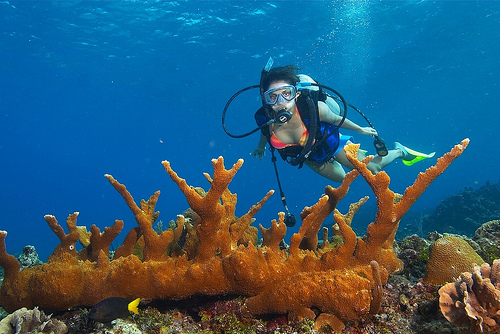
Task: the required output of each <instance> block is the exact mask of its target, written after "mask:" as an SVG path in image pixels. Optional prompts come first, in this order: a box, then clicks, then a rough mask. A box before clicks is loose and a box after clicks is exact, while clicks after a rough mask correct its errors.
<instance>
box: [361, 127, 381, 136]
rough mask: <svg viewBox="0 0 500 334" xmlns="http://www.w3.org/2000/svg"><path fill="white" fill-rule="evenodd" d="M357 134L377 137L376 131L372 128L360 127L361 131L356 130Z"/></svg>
mask: <svg viewBox="0 0 500 334" xmlns="http://www.w3.org/2000/svg"><path fill="white" fill-rule="evenodd" d="M358 133H360V134H362V135H367V136H372V137H374V136H378V132H377V130H375V129H374V128H370V127H369V126H367V127H362V128H361V129H359V130H358Z"/></svg>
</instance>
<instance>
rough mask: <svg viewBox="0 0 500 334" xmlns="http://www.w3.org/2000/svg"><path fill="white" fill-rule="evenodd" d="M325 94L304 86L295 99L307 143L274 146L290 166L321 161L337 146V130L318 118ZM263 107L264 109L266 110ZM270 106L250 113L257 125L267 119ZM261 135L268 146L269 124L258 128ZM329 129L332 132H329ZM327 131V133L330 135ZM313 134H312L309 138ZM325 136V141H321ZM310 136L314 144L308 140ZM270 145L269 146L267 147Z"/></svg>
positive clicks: (331, 153) (329, 155) (329, 157)
mask: <svg viewBox="0 0 500 334" xmlns="http://www.w3.org/2000/svg"><path fill="white" fill-rule="evenodd" d="M325 100H326V95H325V93H324V92H323V91H321V90H310V89H304V90H302V91H301V94H300V96H299V97H298V98H297V108H298V110H299V114H300V118H301V120H302V123H304V125H305V127H306V129H307V130H308V131H309V137H310V139H311V146H310V147H309V148H308V147H307V144H306V146H300V145H293V146H288V147H285V148H283V149H278V152H279V154H280V156H281V157H282V158H283V160H285V161H287V162H288V163H290V164H292V165H294V166H295V165H299V168H300V167H301V166H302V164H303V162H304V160H305V159H308V160H312V161H316V162H318V163H323V162H325V161H328V160H330V159H331V158H332V156H333V155H334V154H335V151H336V150H337V148H338V146H339V132H338V129H337V127H336V126H335V125H333V124H329V123H326V122H322V121H320V119H319V111H318V101H325ZM266 108H268V109H267V110H266ZM272 113H273V111H272V109H271V108H270V107H269V106H263V107H261V108H260V109H259V110H257V112H256V113H255V115H254V118H255V121H256V122H257V125H259V126H261V125H263V124H265V123H266V122H268V121H269V120H270V119H271V116H270V115H271V114H272ZM261 131H262V134H263V135H264V136H266V138H267V141H268V143H269V145H271V143H270V138H271V133H270V132H269V127H268V126H266V127H263V128H262V129H261ZM332 132H333V133H332ZM330 134H331V135H330ZM312 136H313V137H312ZM326 136H328V138H327V139H326V140H322V139H323V138H324V137H326ZM313 139H314V144H312V140H313ZM271 147H272V146H271ZM309 150H311V152H310V154H307V156H304V154H305V152H304V151H309Z"/></svg>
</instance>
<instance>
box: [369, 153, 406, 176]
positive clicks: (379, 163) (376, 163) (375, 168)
mask: <svg viewBox="0 0 500 334" xmlns="http://www.w3.org/2000/svg"><path fill="white" fill-rule="evenodd" d="M403 156H404V153H403V151H401V150H400V149H396V150H389V152H388V153H387V155H386V156H384V157H381V156H379V155H375V157H373V159H372V160H371V161H370V162H369V163H368V164H367V165H366V167H368V169H369V170H370V171H371V172H372V173H373V174H377V173H378V172H380V171H381V170H382V169H384V167H385V166H387V165H388V164H390V163H391V162H393V161H394V160H396V159H398V158H401V157H403Z"/></svg>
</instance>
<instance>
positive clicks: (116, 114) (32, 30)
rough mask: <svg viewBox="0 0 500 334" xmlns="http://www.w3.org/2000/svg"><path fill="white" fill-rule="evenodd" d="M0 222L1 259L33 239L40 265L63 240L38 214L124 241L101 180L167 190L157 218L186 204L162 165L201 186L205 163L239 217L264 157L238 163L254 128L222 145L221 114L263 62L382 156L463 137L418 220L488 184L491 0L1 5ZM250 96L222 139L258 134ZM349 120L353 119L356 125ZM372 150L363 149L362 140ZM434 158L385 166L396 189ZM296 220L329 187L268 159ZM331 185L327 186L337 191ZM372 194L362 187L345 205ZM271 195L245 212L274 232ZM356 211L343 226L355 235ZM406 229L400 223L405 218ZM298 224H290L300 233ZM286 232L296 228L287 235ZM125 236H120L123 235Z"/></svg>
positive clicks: (441, 148) (133, 188)
mask: <svg viewBox="0 0 500 334" xmlns="http://www.w3.org/2000/svg"><path fill="white" fill-rule="evenodd" d="M0 17H1V19H0V45H1V48H0V92H1V93H0V157H1V171H2V172H1V174H0V178H1V181H0V215H1V218H0V229H3V230H7V231H8V233H9V234H8V236H7V239H6V242H7V250H8V252H9V253H18V252H20V251H21V250H22V247H23V246H24V245H26V244H32V245H35V246H36V248H37V250H38V252H39V253H40V255H41V257H42V259H44V260H45V259H46V258H47V256H48V255H49V254H50V253H51V252H52V251H53V249H54V247H55V246H56V245H57V243H58V239H57V237H56V236H55V235H54V233H52V232H51V231H50V229H49V227H48V226H47V224H46V222H45V220H44V219H43V216H44V215H46V214H52V215H55V216H56V217H57V219H58V220H59V222H60V223H61V224H63V226H65V225H64V221H65V219H66V217H67V215H68V214H70V213H73V212H75V211H78V212H80V215H79V217H78V224H79V225H86V226H87V227H90V225H92V224H96V225H97V226H98V227H99V228H100V229H101V230H103V229H104V227H105V226H110V225H111V224H113V222H114V220H115V219H123V220H124V221H125V229H124V232H122V234H123V235H124V234H125V233H126V231H128V230H129V229H130V228H132V227H134V226H135V221H134V217H133V215H132V213H131V212H130V211H129V209H128V208H127V206H126V205H125V203H124V201H123V199H122V198H121V196H120V195H119V194H118V193H117V192H116V191H115V190H114V188H113V187H112V186H111V185H110V184H109V183H108V181H107V180H106V179H105V178H104V174H105V173H109V174H112V175H113V176H114V177H115V178H116V179H117V180H118V181H120V182H121V183H124V184H125V185H126V186H127V189H129V190H130V192H131V193H132V195H133V196H134V198H135V200H136V201H139V200H140V199H142V198H145V199H147V198H148V197H149V196H150V195H152V194H153V193H154V191H156V190H161V195H160V199H159V202H158V205H157V210H159V211H160V219H161V220H162V221H164V222H168V221H169V220H171V219H175V216H176V215H177V214H180V213H182V211H183V210H184V209H186V208H187V202H186V200H185V199H184V196H183V195H182V193H181V192H180V191H179V190H178V188H177V186H176V185H175V184H174V183H173V182H172V181H171V180H170V178H169V176H168V175H167V174H166V173H165V171H164V169H163V166H162V165H161V163H160V162H161V161H162V160H169V161H170V162H171V164H172V167H173V169H174V170H175V171H177V173H178V174H179V175H180V176H181V177H183V178H185V179H186V180H187V182H188V184H190V185H193V186H201V187H203V188H205V189H208V188H209V183H208V182H207V181H206V179H205V178H204V176H203V174H202V173H203V172H208V173H210V174H212V172H213V170H212V165H211V159H213V158H216V157H218V156H223V157H224V159H225V162H226V166H227V167H229V166H231V165H232V164H233V163H235V162H236V161H237V159H239V158H244V159H245V163H244V164H243V167H242V168H241V169H240V171H239V172H238V174H237V175H236V177H235V179H234V180H233V182H232V183H231V185H230V190H231V191H233V192H236V193H237V194H238V206H237V212H236V214H237V215H238V216H241V215H243V214H244V213H245V212H246V211H247V210H248V209H249V208H250V206H251V205H253V204H254V203H256V202H257V201H259V200H260V199H261V198H262V197H263V196H264V195H265V194H266V192H267V191H268V190H269V189H277V184H276V179H275V176H274V170H273V167H272V164H271V162H270V154H267V156H266V157H265V158H264V159H263V160H261V161H259V160H256V159H254V158H253V157H251V156H250V155H249V153H250V152H251V151H252V150H253V149H254V148H255V146H256V145H257V142H258V139H259V136H258V134H255V135H253V136H250V137H248V138H245V139H233V138H230V137H228V136H227V135H226V134H225V133H224V132H223V130H222V126H221V113H222V110H223V107H224V105H225V104H226V101H227V100H228V99H229V98H230V97H231V96H232V95H233V94H234V93H235V92H236V91H238V90H239V89H241V88H244V87H246V86H250V85H255V84H258V82H259V77H260V72H261V70H262V68H263V67H264V65H265V64H266V62H267V60H268V58H269V57H273V59H274V60H275V66H281V65H287V64H295V65H297V66H299V67H300V68H301V72H302V73H307V74H309V75H310V76H312V77H313V78H315V79H316V80H318V81H319V82H321V83H323V84H325V85H327V86H330V87H334V88H335V89H336V90H338V91H339V92H340V93H341V94H342V95H343V96H344V97H345V99H346V100H347V101H349V102H350V103H352V104H353V105H355V106H357V107H358V108H360V109H361V110H362V111H363V112H364V113H365V114H366V115H367V116H368V117H369V118H370V120H371V121H372V123H373V124H374V126H375V127H376V129H377V130H378V131H379V133H380V135H381V136H382V137H383V138H384V139H385V140H386V141H387V143H388V144H389V145H391V144H392V142H394V141H400V142H402V143H403V144H405V145H407V146H409V147H411V148H415V149H417V150H421V151H424V152H430V151H436V155H437V156H441V155H442V154H444V153H445V152H447V151H449V150H450V148H451V147H452V146H453V145H455V144H457V143H458V142H460V141H461V140H462V139H464V138H466V137H468V138H470V140H471V143H470V145H469V147H468V148H467V150H466V151H465V152H464V154H463V155H462V156H461V157H459V158H458V159H457V160H456V161H455V162H454V163H453V164H452V165H451V167H450V168H449V169H448V170H447V171H446V172H445V173H444V174H443V175H442V176H440V177H439V178H438V179H437V180H436V181H435V182H434V183H433V184H432V185H431V187H430V188H429V189H428V190H427V191H426V192H425V193H424V195H423V196H422V197H421V198H420V199H419V200H418V202H417V203H416V204H415V205H414V207H413V208H412V209H411V211H410V212H409V214H408V217H407V218H406V217H405V218H403V223H406V224H416V223H417V220H418V219H417V218H415V217H419V216H420V215H422V214H424V213H428V212H432V210H433V209H434V208H435V207H436V205H437V204H438V203H439V202H440V201H441V200H443V199H444V198H445V197H446V196H448V195H452V194H455V193H457V192H458V191H460V190H461V189H463V188H464V187H473V188H477V187H480V186H482V185H484V184H485V183H486V181H488V180H489V181H491V182H497V181H498V180H499V175H498V162H499V159H498V148H497V146H496V145H497V141H498V139H497V136H498V135H497V133H498V126H499V125H500V122H499V120H500V116H499V115H500V113H499V111H500V85H499V84H500V79H499V78H500V3H499V2H496V1H437V2H435V1H173V2H167V1H64V2H63V1H5V0H3V1H0ZM258 107H259V98H258V92H257V91H255V90H254V91H248V92H246V93H244V94H242V95H241V96H239V97H238V98H237V99H236V100H235V101H234V103H233V104H231V106H230V108H229V109H228V111H227V115H226V121H227V126H228V128H229V129H230V130H231V131H232V132H234V133H244V132H247V131H250V130H252V129H253V128H254V127H255V124H254V121H253V113H254V111H255V110H256V109H257V108H258ZM348 117H349V118H350V119H352V120H353V121H355V122H357V123H359V124H362V125H364V121H363V120H362V118H361V117H360V116H359V115H356V114H355V113H353V112H351V113H350V114H348ZM355 139H356V140H357V141H358V142H360V143H361V144H362V146H363V147H364V148H365V149H368V150H369V151H370V153H373V146H372V140H371V139H370V138H368V137H361V136H360V135H355ZM434 163H435V159H429V160H426V161H423V162H420V163H418V164H416V165H414V166H412V167H406V166H404V165H403V164H402V163H401V162H400V161H396V162H394V163H393V164H391V165H390V166H388V167H387V168H386V171H387V172H388V173H389V175H390V176H391V179H392V182H391V189H392V190H394V191H397V192H403V191H404V189H405V188H406V187H407V186H409V185H411V184H412V182H413V180H414V179H415V178H416V176H417V174H418V173H419V172H420V171H424V170H425V169H426V168H427V167H429V166H431V165H432V164H434ZM278 166H279V170H280V177H281V182H282V184H283V187H284V191H285V194H286V197H287V201H288V205H289V207H290V209H291V211H292V213H294V214H295V215H296V216H298V214H299V213H300V211H301V210H302V208H303V207H304V206H306V205H312V204H314V203H315V202H316V201H317V199H318V198H319V197H320V196H321V194H322V193H323V190H324V187H325V186H326V185H327V184H328V183H329V182H328V181H327V180H326V179H323V178H322V177H320V176H318V175H316V174H314V173H313V172H312V171H310V170H308V169H307V168H303V169H301V170H297V169H296V168H294V167H291V166H289V165H287V164H286V163H284V162H281V161H280V162H279V165H278ZM333 185H334V186H336V185H335V184H333ZM365 195H371V199H370V201H369V202H368V203H367V204H366V205H365V207H366V209H365V210H366V212H368V213H372V212H373V211H374V206H375V199H374V196H372V193H371V191H370V189H369V188H368V187H367V186H366V184H365V182H364V180H362V179H358V180H357V181H356V182H355V184H354V185H353V186H352V188H351V192H350V193H349V195H348V196H347V197H346V198H345V200H344V201H343V202H342V204H341V206H340V209H341V210H344V211H345V209H346V208H347V206H348V204H349V203H351V202H353V201H356V200H358V199H359V198H361V197H363V196H365ZM279 211H282V205H281V201H280V198H279V196H278V194H277V193H276V194H275V195H274V196H272V198H271V199H270V200H269V201H268V202H267V203H266V204H265V206H264V208H263V209H262V210H261V211H260V212H259V213H258V214H257V215H256V218H257V223H261V224H262V225H264V226H266V227H267V226H269V224H270V221H271V220H272V219H275V218H277V212H279ZM366 217H368V215H367V214H363V213H360V217H359V219H358V221H356V220H355V223H353V224H359V225H358V226H366V225H367V224H368V223H369V222H370V219H371V220H373V217H371V218H370V217H368V218H366ZM405 219H406V221H405ZM298 225H300V224H298ZM298 225H297V226H296V228H294V229H290V231H289V235H290V234H291V233H293V232H294V231H296V230H297V228H298ZM122 237H123V236H122Z"/></svg>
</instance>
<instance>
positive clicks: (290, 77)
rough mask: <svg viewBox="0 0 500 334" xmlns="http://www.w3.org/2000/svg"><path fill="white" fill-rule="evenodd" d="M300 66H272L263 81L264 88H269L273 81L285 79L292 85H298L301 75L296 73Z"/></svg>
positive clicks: (264, 89)
mask: <svg viewBox="0 0 500 334" xmlns="http://www.w3.org/2000/svg"><path fill="white" fill-rule="evenodd" d="M297 70H299V68H298V67H297V66H295V65H287V66H281V67H275V68H272V69H271V70H270V71H269V73H267V75H266V77H265V78H264V80H263V82H262V89H263V91H264V92H265V91H266V90H268V89H269V86H270V85H271V82H274V81H285V82H286V83H288V84H290V85H294V86H295V85H296V84H297V82H299V81H300V79H299V77H298V76H297V75H296V74H295V71H297Z"/></svg>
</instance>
